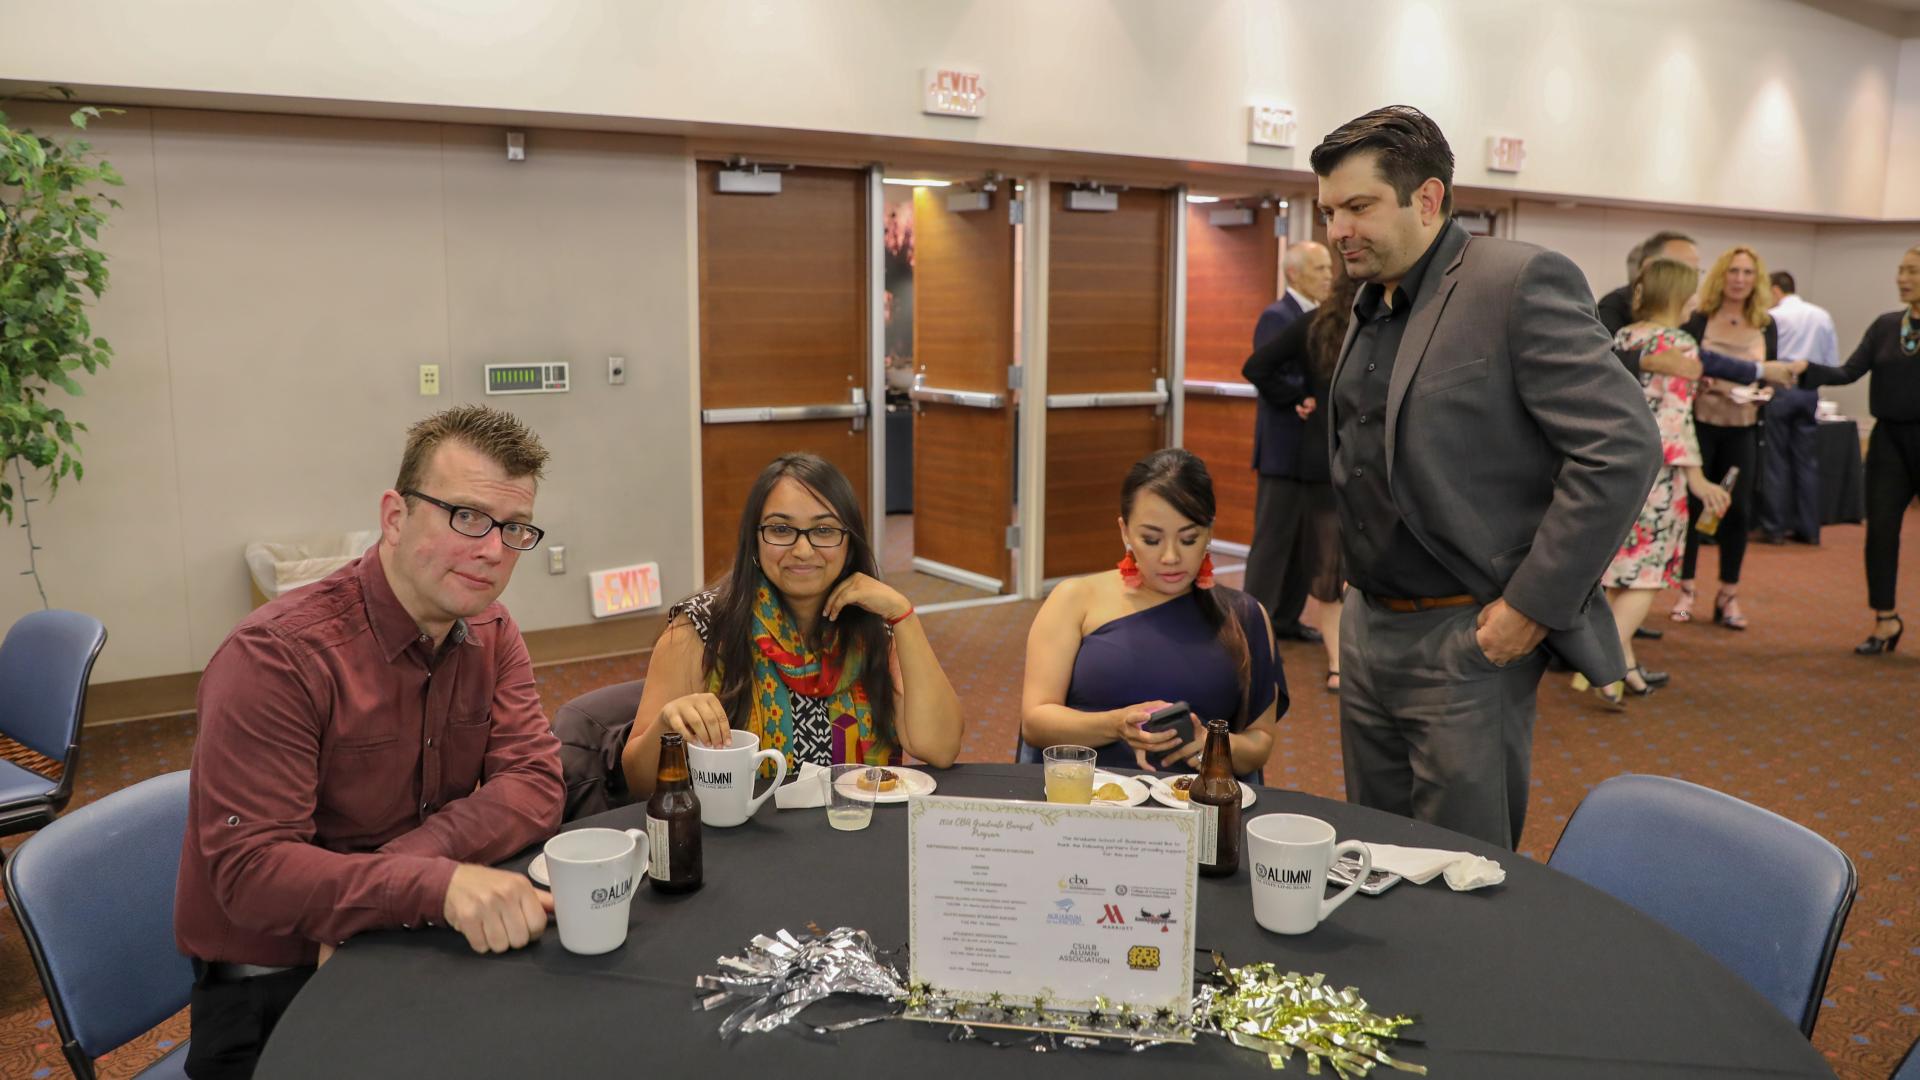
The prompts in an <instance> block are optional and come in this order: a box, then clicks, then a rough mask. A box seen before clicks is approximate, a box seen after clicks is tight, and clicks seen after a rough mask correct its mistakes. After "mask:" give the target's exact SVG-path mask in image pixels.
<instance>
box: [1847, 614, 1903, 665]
mask: <svg viewBox="0 0 1920 1080" xmlns="http://www.w3.org/2000/svg"><path fill="white" fill-rule="evenodd" d="M1881 623H1898V624H1899V626H1900V629H1898V630H1895V631H1894V632H1893V633H1892V634H1890V635H1888V636H1886V637H1881V636H1880V635H1879V634H1874V635H1872V636H1871V637H1868V638H1867V640H1865V641H1863V642H1861V643H1860V644H1858V645H1855V646H1854V647H1853V651H1854V652H1856V653H1858V654H1860V655H1861V656H1879V655H1880V654H1881V653H1890V652H1892V651H1893V650H1895V649H1897V648H1899V647H1900V635H1902V634H1904V633H1906V632H1907V624H1906V623H1905V622H1904V621H1903V620H1902V619H1901V618H1900V616H1898V615H1888V616H1885V617H1883V618H1879V619H1875V620H1874V624H1873V628H1874V629H1875V630H1878V629H1880V624H1881Z"/></svg>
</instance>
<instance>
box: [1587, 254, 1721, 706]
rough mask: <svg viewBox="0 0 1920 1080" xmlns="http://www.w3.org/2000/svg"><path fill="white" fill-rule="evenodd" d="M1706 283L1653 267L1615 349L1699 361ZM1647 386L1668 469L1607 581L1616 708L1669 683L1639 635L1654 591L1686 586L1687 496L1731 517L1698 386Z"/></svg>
mask: <svg viewBox="0 0 1920 1080" xmlns="http://www.w3.org/2000/svg"><path fill="white" fill-rule="evenodd" d="M1699 280H1700V272H1699V271H1698V270H1695V269H1694V268H1693V267H1690V266H1688V265H1687V264H1685V263H1683V262H1681V261H1679V260H1678V259H1668V258H1660V259H1655V260H1653V261H1652V262H1649V263H1648V264H1647V265H1646V266H1645V268H1643V269H1642V270H1641V272H1640V279H1639V281H1638V282H1636V283H1635V286H1634V291H1633V301H1634V302H1633V311H1634V315H1635V316H1636V318H1637V320H1638V321H1636V322H1633V323H1631V324H1629V325H1627V326H1623V327H1621V328H1620V333H1619V334H1618V335H1616V336H1615V338H1614V347H1615V348H1619V349H1632V350H1635V351H1636V352H1638V353H1639V354H1640V355H1641V356H1651V355H1652V354H1654V353H1657V352H1659V351H1661V350H1662V349H1677V350H1679V351H1681V352H1682V353H1684V354H1685V355H1687V356H1688V357H1692V358H1697V357H1698V354H1699V345H1698V343H1697V342H1696V341H1695V340H1694V339H1693V337H1692V335H1690V334H1688V333H1687V332H1686V331H1684V330H1681V329H1679V324H1680V322H1681V318H1682V313H1683V312H1684V310H1685V308H1686V304H1687V299H1688V298H1689V297H1690V296H1692V295H1693V291H1694V289H1695V288H1696V287H1697V286H1698V284H1699ZM1640 383H1641V385H1642V386H1643V387H1644V388H1645V389H1646V395H1647V406H1648V407H1649V408H1651V409H1652V410H1653V418H1654V421H1655V423H1657V424H1658V425H1659V426H1660V445H1661V448H1662V450H1663V451H1664V452H1665V461H1666V465H1665V467H1664V468H1663V469H1661V471H1660V473H1659V474H1658V475H1657V476H1655V477H1654V481H1653V489H1652V490H1651V491H1649V492H1648V493H1647V501H1646V504H1645V505H1643V506H1642V507H1641V508H1640V518H1639V520H1638V521H1635V522H1634V523H1633V531H1632V532H1630V533H1629V534H1628V535H1627V539H1626V542H1625V543H1623V544H1621V545H1620V550H1619V551H1618V552H1617V553H1615V555H1614V557H1613V562H1612V563H1611V564H1609V565H1608V567H1607V572H1606V574H1605V576H1604V577H1602V578H1601V584H1602V585H1604V586H1605V587H1606V590H1607V604H1608V606H1610V607H1611V608H1612V609H1613V621H1614V623H1615V625H1616V626H1617V627H1618V628H1619V631H1620V647H1621V649H1622V650H1623V651H1624V652H1625V653H1626V657H1627V677H1626V679H1625V680H1623V681H1622V682H1618V683H1614V684H1613V685H1611V686H1602V687H1595V688H1594V693H1596V694H1598V695H1599V696H1600V699H1601V700H1602V701H1604V702H1606V703H1607V704H1608V705H1610V706H1613V707H1616V708H1618V707H1620V706H1622V705H1623V704H1624V703H1625V700H1626V698H1625V694H1626V692H1627V691H1631V692H1632V693H1634V694H1637V695H1642V696H1644V695H1647V694H1651V693H1653V690H1654V687H1656V686H1659V685H1661V684H1663V683H1665V682H1666V681H1667V676H1666V674H1665V673H1663V672H1649V671H1647V669H1646V668H1644V667H1642V666H1640V664H1639V662H1638V661H1637V660H1636V659H1635V658H1634V655H1633V632H1634V631H1635V630H1636V629H1638V628H1639V626H1640V623H1641V622H1642V621H1644V620H1645V619H1646V617H1647V610H1648V609H1649V608H1650V607H1652V606H1653V595H1654V593H1656V592H1658V591H1660V590H1661V589H1664V588H1666V587H1667V586H1669V585H1674V584H1677V583H1678V581H1679V571H1680V555H1681V542H1682V540H1683V539H1684V538H1685V537H1686V533H1687V493H1688V492H1689V491H1691V492H1692V493H1693V494H1694V496H1695V497H1696V498H1698V499H1700V500H1701V502H1703V503H1704V504H1705V505H1706V507H1707V509H1708V510H1709V511H1711V512H1712V513H1714V514H1716V515H1717V514H1720V513H1724V512H1725V511H1726V508H1727V505H1728V502H1729V499H1730V496H1729V495H1728V493H1727V491H1726V489H1724V488H1722V487H1720V486H1719V485H1717V484H1712V483H1709V482H1708V481H1707V477H1706V473H1705V472H1703V471H1702V470H1701V468H1700V444H1699V443H1698V442H1697V441H1696V440H1695V438H1694V433H1693V394H1694V383H1693V381H1692V380H1690V379H1682V378H1677V377H1674V376H1671V375H1659V374H1654V373H1651V372H1648V373H1643V374H1642V375H1641V376H1640Z"/></svg>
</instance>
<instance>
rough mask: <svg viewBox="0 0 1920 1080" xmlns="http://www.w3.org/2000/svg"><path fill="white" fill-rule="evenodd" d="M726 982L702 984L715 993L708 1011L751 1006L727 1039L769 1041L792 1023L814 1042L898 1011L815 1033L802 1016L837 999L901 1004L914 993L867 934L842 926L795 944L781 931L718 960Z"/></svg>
mask: <svg viewBox="0 0 1920 1080" xmlns="http://www.w3.org/2000/svg"><path fill="white" fill-rule="evenodd" d="M718 962H719V965H720V969H721V974H718V975H702V976H700V977H699V978H698V979H696V980H695V986H696V987H697V988H699V989H701V990H711V991H715V992H714V993H710V994H708V995H706V996H705V997H703V998H702V999H701V1002H700V1004H701V1007H702V1008H706V1009H715V1008H718V1007H720V1006H721V1005H724V1004H726V1003H727V1002H729V1001H734V1000H740V999H744V1000H745V1004H743V1005H741V1006H740V1007H739V1008H738V1009H735V1010H734V1011H733V1013H732V1014H731V1015H729V1016H728V1017H727V1018H726V1020H724V1021H722V1022H721V1024H720V1035H721V1037H722V1038H727V1039H731V1038H733V1037H735V1036H737V1035H739V1034H741V1033H742V1032H748V1033H755V1034H758V1033H762V1032H768V1031H773V1030H775V1029H776V1028H779V1027H781V1026H782V1025H785V1024H788V1023H792V1024H794V1025H795V1026H796V1027H798V1028H801V1029H802V1030H805V1031H810V1032H812V1033H814V1034H825V1033H828V1032H832V1031H839V1030H843V1029H845V1028H850V1027H857V1026H859V1025H861V1024H869V1023H872V1022H874V1021H876V1020H884V1019H886V1018H887V1017H888V1016H890V1015H892V1013H893V1011H894V1010H891V1009H889V1010H887V1011H886V1012H885V1013H882V1014H880V1015H876V1016H870V1017H865V1018H862V1019H859V1020H852V1021H848V1022H846V1023H841V1024H833V1025H830V1026H828V1027H813V1026H811V1025H807V1024H803V1023H800V1022H799V1021H798V1020H797V1017H798V1016H799V1015H800V1012H801V1010H803V1009H805V1008H806V1007H807V1006H809V1005H811V1004H813V1003H814V1002H816V1001H819V1000H820V999H822V998H824V997H827V996H828V995H831V994H861V995H865V996H868V997H877V998H883V999H885V1000H887V1001H897V1000H900V999H903V998H905V997H906V996H907V989H906V987H905V985H903V984H902V982H901V979H900V976H899V974H898V973H897V972H895V971H894V969H893V967H892V966H891V965H889V964H888V963H887V962H886V961H885V960H882V959H881V958H880V952H879V950H878V949H876V948H874V945H873V939H872V938H869V937H868V936H867V932H866V931H865V930H855V929H852V928H851V927H846V926H842V927H840V928H838V929H836V930H831V931H827V932H824V933H823V932H819V931H818V930H817V929H816V930H815V932H813V933H809V934H806V935H804V936H800V937H795V936H794V935H793V934H792V933H791V932H789V931H787V930H784V929H783V930H778V931H775V932H774V935H773V936H772V937H768V936H767V935H765V934H760V935H757V936H755V937H754V939H753V941H752V942H750V943H749V944H748V945H747V951H746V955H744V956H722V957H720V958H719V961H718Z"/></svg>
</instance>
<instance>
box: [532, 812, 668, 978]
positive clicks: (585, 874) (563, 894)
mask: <svg viewBox="0 0 1920 1080" xmlns="http://www.w3.org/2000/svg"><path fill="white" fill-rule="evenodd" d="M543 850H544V851H545V852H546V856H547V880H548V882H550V883H551V888H552V890H553V917H554V918H555V919H556V920H557V921H558V922H559V923H560V944H561V945H564V946H566V949H567V951H568V952H576V953H580V954H581V955H583V956H595V955H598V954H600V953H604V952H612V951H613V950H615V949H617V948H619V947H620V946H621V944H622V943H623V942H625V941H626V940H627V909H628V908H629V907H630V906H631V905H632V903H633V890H635V889H637V888H639V887H640V882H641V879H642V878H644V877H646V875H647V850H648V849H647V834H646V833H645V832H642V831H641V830H639V829H628V830H626V831H625V832H621V831H620V830H619V829H575V830H573V831H572V832H563V833H561V834H559V835H558V836H555V837H554V838H553V839H551V840H549V841H547V844H546V847H545V848H544V849H543Z"/></svg>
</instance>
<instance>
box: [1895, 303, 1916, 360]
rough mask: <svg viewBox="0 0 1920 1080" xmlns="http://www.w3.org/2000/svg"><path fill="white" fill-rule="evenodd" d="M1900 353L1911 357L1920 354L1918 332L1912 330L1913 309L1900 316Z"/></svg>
mask: <svg viewBox="0 0 1920 1080" xmlns="http://www.w3.org/2000/svg"><path fill="white" fill-rule="evenodd" d="M1900 351H1901V352H1903V353H1906V354H1907V355H1908V356H1912V355H1914V354H1915V353H1920V331H1915V330H1914V328H1913V309H1912V308H1908V309H1907V310H1906V313H1905V314H1903V315H1901V316H1900Z"/></svg>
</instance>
